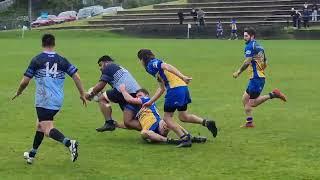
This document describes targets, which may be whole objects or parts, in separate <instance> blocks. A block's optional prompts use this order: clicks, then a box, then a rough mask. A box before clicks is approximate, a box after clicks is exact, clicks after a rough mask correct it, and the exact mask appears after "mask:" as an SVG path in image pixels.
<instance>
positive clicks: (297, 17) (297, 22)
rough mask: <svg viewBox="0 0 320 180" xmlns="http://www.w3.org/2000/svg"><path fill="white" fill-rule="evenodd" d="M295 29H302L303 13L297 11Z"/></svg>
mask: <svg viewBox="0 0 320 180" xmlns="http://www.w3.org/2000/svg"><path fill="white" fill-rule="evenodd" d="M294 16H295V25H296V26H295V27H297V28H298V29H300V27H301V13H300V12H299V11H298V10H296V13H295V15H294Z"/></svg>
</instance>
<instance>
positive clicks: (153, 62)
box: [137, 49, 218, 147]
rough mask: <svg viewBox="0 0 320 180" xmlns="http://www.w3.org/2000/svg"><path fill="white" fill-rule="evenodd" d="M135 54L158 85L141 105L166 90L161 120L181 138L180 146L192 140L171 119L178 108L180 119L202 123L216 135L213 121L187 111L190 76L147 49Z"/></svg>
mask: <svg viewBox="0 0 320 180" xmlns="http://www.w3.org/2000/svg"><path fill="white" fill-rule="evenodd" d="M137 56H138V58H139V60H140V62H141V64H142V65H143V67H144V68H145V70H146V71H147V72H148V74H150V75H152V76H154V77H156V78H157V79H158V81H159V85H160V87H159V88H158V90H157V92H156V94H155V95H154V96H153V97H152V98H151V99H150V100H149V101H148V102H145V103H144V104H143V106H144V107H148V106H151V105H152V104H153V103H154V102H156V101H157V99H159V98H160V97H161V95H162V94H163V93H164V91H167V92H166V96H165V103H164V116H163V120H164V121H165V122H166V123H167V124H168V127H169V128H170V129H171V130H172V131H174V132H175V133H176V134H177V136H178V137H180V138H181V140H182V143H181V147H190V146H191V145H192V142H191V138H190V137H191V136H190V134H189V133H188V132H186V131H184V130H183V129H182V128H181V126H180V125H179V124H178V123H176V122H175V121H174V120H173V115H174V112H175V111H176V110H178V113H179V116H178V117H179V119H180V121H182V122H187V123H195V124H200V125H203V126H205V127H207V128H208V130H209V131H210V132H211V133H212V135H213V137H216V136H217V132H218V130H217V127H216V124H215V122H214V121H211V120H207V119H204V118H200V117H198V116H196V115H194V114H190V113H189V112H188V111H187V109H188V104H189V103H191V98H190V94H189V90H188V86H187V84H188V83H189V82H190V81H191V79H192V78H190V77H187V76H185V75H183V74H182V73H181V72H180V71H179V70H178V69H177V68H175V67H173V66H172V65H170V64H167V63H165V62H163V61H162V60H159V59H157V58H156V57H155V55H154V54H153V53H152V52H151V50H149V49H141V50H140V51H139V52H138V54H137Z"/></svg>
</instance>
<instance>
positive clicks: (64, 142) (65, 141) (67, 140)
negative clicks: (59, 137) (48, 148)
mask: <svg viewBox="0 0 320 180" xmlns="http://www.w3.org/2000/svg"><path fill="white" fill-rule="evenodd" d="M62 143H63V144H64V145H65V146H66V147H69V146H70V145H71V142H70V139H69V138H64V139H63V141H62Z"/></svg>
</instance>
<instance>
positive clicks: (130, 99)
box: [120, 84, 142, 105]
mask: <svg viewBox="0 0 320 180" xmlns="http://www.w3.org/2000/svg"><path fill="white" fill-rule="evenodd" d="M120 91H121V93H122V95H123V97H124V99H125V100H126V101H127V102H128V103H130V104H138V105H142V101H141V99H140V98H134V97H132V96H131V95H130V94H129V93H128V91H127V90H126V86H125V85H124V84H121V85H120Z"/></svg>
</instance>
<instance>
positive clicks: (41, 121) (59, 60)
mask: <svg viewBox="0 0 320 180" xmlns="http://www.w3.org/2000/svg"><path fill="white" fill-rule="evenodd" d="M42 47H43V52H42V53H40V54H39V55H37V56H36V57H34V58H33V59H32V61H31V62H30V65H29V67H28V69H27V70H26V72H25V73H24V77H23V79H22V81H21V83H20V86H19V89H18V91H17V92H16V95H15V96H14V97H13V98H12V99H15V98H16V97H18V96H19V95H21V94H22V92H23V90H24V89H25V88H26V87H27V86H28V84H29V82H30V80H31V79H32V78H33V77H34V79H35V82H36V94H35V96H36V98H35V101H36V102H35V107H36V111H37V115H38V121H37V131H36V133H35V136H34V140H33V146H32V149H31V150H30V151H29V152H25V153H24V158H25V159H26V160H27V163H29V164H32V162H33V160H34V158H35V156H36V154H37V152H38V148H39V146H40V145H41V142H42V140H43V137H44V135H45V136H47V137H50V138H52V139H54V140H56V141H58V142H60V143H62V144H64V145H65V146H66V147H68V149H69V151H70V153H71V160H72V161H73V162H74V161H75V160H76V159H77V157H78V142H77V141H76V140H71V139H69V138H67V137H65V136H64V135H63V134H62V132H60V131H59V130H58V129H56V128H55V127H54V125H53V119H54V116H55V115H56V114H57V113H58V112H59V110H60V109H61V107H62V104H63V97H64V93H63V86H64V80H65V74H66V73H67V74H68V75H69V76H70V77H72V79H73V81H74V82H75V84H76V86H77V88H78V90H79V93H80V98H81V100H82V102H83V104H84V105H86V100H85V97H84V95H85V93H84V89H83V86H82V83H81V81H80V77H79V74H78V73H77V71H78V69H77V68H76V67H75V66H73V65H72V64H71V63H69V61H68V60H67V59H65V58H64V57H62V56H60V55H58V54H57V53H56V52H55V51H54V47H55V37H54V36H53V35H51V34H45V35H44V36H43V37H42Z"/></svg>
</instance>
